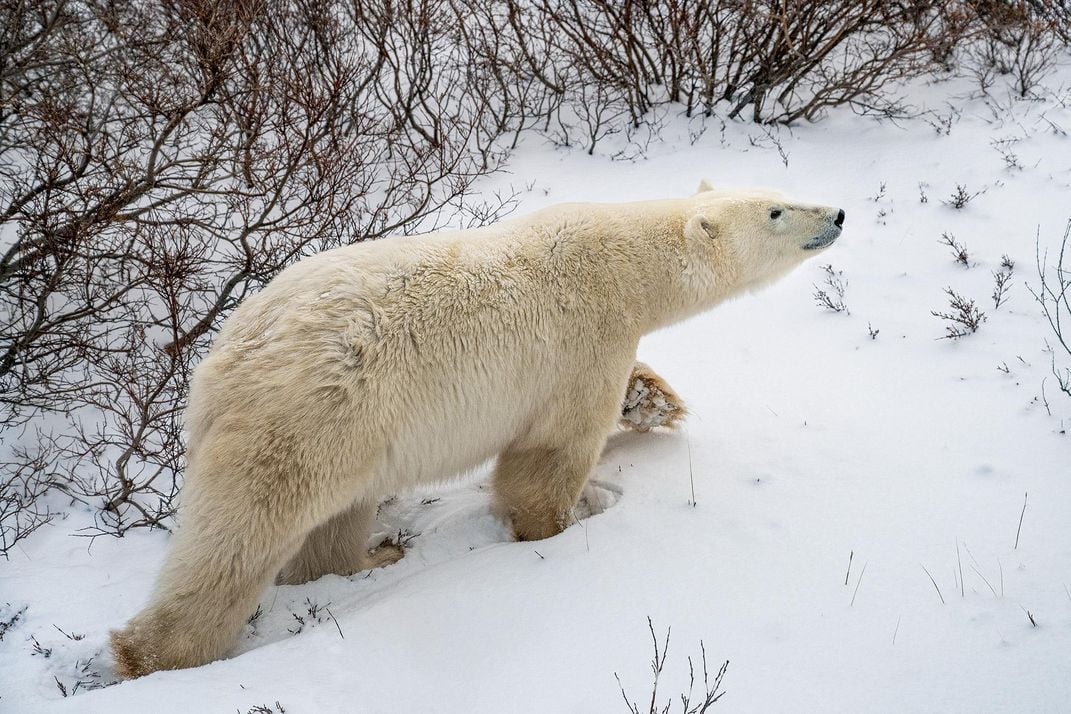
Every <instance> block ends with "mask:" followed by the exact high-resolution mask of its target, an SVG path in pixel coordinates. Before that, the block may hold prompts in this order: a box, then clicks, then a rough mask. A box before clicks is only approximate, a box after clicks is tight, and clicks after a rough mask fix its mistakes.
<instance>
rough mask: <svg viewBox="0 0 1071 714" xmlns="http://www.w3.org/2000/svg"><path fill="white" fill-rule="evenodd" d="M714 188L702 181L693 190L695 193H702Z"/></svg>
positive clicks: (704, 180)
mask: <svg viewBox="0 0 1071 714" xmlns="http://www.w3.org/2000/svg"><path fill="white" fill-rule="evenodd" d="M713 190H714V187H713V186H711V185H710V181H707V180H706V179H702V180H701V181H700V182H699V188H697V189H696V190H695V192H696V193H703V192H704V191H713Z"/></svg>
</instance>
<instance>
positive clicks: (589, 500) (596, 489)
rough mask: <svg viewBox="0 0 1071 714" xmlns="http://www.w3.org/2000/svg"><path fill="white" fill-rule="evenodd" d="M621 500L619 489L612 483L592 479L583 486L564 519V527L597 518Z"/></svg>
mask: <svg viewBox="0 0 1071 714" xmlns="http://www.w3.org/2000/svg"><path fill="white" fill-rule="evenodd" d="M620 500H621V489H620V488H619V487H617V486H615V485H614V484H612V483H607V482H605V481H596V480H594V479H592V480H590V481H588V482H587V483H586V484H584V490H583V491H582V492H581V494H580V498H579V499H578V500H577V502H576V505H575V506H573V509H572V512H571V513H570V514H569V517H568V518H567V519H566V520H567V521H568V522H567V523H566V524H565V525H571V524H572V523H574V522H576V521H582V520H584V519H585V518H591V517H592V516H597V515H599V514H600V513H602V512H603V511H605V510H607V509H608V508H610V507H611V506H613V505H614V504H616V503H617V502H618V501H620Z"/></svg>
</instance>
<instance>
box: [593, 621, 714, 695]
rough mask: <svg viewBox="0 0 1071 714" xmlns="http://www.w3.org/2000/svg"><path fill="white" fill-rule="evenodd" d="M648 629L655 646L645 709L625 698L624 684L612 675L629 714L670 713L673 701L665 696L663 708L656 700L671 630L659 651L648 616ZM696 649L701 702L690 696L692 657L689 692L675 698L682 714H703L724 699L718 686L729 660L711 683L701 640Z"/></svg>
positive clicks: (693, 675) (693, 685)
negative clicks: (649, 694) (701, 687)
mask: <svg viewBox="0 0 1071 714" xmlns="http://www.w3.org/2000/svg"><path fill="white" fill-rule="evenodd" d="M647 628H648V629H649V630H650V632H651V644H652V646H653V647H654V655H653V656H652V657H651V673H652V675H653V681H652V683H651V699H650V702H649V703H648V705H647V706H646V707H645V708H644V709H640V706H639V704H637V703H636V701H635V700H630V699H629V698H628V693H626V692H625V685H623V684H622V683H621V678H620V677H618V676H617V673H616V672H615V673H614V678H615V679H617V686H618V687H619V688H620V689H621V698H622V699H624V700H625V705H626V706H627V707H628V710H629V711H630V712H632V714H641V712H643V714H670V711H672V710H673V701H674V700H673V699H672V698H668V697H667V698H666V703H665V705H662V704H661V702H660V700H659V698H658V680H659V678H660V677H661V676H662V670H663V669H664V668H665V665H666V655H667V654H668V653H669V634H670V630H669V629H668V628H667V629H666V637H665V639H664V641H663V642H662V646H661V648H659V646H658V636H657V635H655V631H654V623H652V622H651V618H650V617H648V618H647ZM699 649H700V652H701V653H702V665H703V689H702V694H701V695H700V696H701V697H702V699H699V700H695V701H693V699H692V693H693V692H694V691H695V666H694V664H693V663H692V658H691V657H688V675H689V680H688V691H687V693H683V692H682V693H681V694H680V695H678V696H679V697H680V703H681V712H682V714H704V713H705V712H707V711H708V710H709V709H710V708H711V707H712V706H714V704H716V703H717V702H718V700H720V699H721V698H722V697H723V696H725V692H724V691H721V684H722V680H723V679H724V678H725V672H726V671H727V670H728V669H729V660H725V662H724V663H723V664H722V665H721V667H720V668H719V669H718V671H717V673H715V674H714V678H713V681H712V680H711V678H710V673H709V671H708V669H707V650H706V647H705V646H704V645H703V642H702V640H700V642H699Z"/></svg>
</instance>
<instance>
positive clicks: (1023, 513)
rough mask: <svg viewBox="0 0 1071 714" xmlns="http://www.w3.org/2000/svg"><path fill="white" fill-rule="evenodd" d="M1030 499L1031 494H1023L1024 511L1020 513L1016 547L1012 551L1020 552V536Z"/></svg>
mask: <svg viewBox="0 0 1071 714" xmlns="http://www.w3.org/2000/svg"><path fill="white" fill-rule="evenodd" d="M1028 498H1030V492H1029V491H1027V492H1026V493H1024V494H1023V510H1022V511H1020V512H1019V527H1018V528H1016V529H1015V547H1014V548H1012V550H1019V534H1020V533H1021V532H1022V530H1023V516H1025V515H1026V500H1027V499H1028Z"/></svg>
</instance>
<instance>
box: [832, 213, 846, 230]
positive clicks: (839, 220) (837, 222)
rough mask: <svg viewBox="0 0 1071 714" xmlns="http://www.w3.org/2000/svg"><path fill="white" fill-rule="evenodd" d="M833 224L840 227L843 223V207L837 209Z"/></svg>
mask: <svg viewBox="0 0 1071 714" xmlns="http://www.w3.org/2000/svg"><path fill="white" fill-rule="evenodd" d="M833 225H835V226H836V227H837V228H840V227H841V226H843V225H844V210H843V209H841V210H839V211H837V220H835V221H833Z"/></svg>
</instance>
